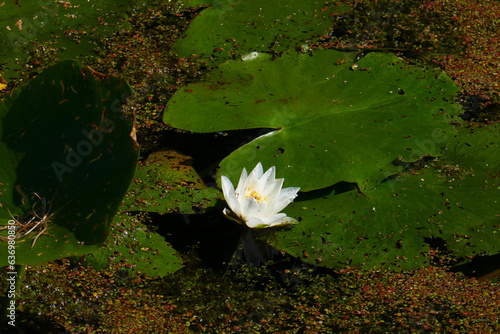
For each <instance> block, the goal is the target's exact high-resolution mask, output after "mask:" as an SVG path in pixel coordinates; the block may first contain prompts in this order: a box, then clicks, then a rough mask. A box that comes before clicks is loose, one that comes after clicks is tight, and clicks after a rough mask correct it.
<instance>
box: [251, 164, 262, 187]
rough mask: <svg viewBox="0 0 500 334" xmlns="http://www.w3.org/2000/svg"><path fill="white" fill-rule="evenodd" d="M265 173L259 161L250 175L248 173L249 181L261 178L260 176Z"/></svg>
mask: <svg viewBox="0 0 500 334" xmlns="http://www.w3.org/2000/svg"><path fill="white" fill-rule="evenodd" d="M262 174H264V168H262V164H261V163H260V162H259V163H258V164H257V166H255V168H254V169H253V170H252V172H251V173H250V175H248V178H249V183H250V182H251V181H254V180H258V179H260V177H261V176H262ZM250 180H251V181H250Z"/></svg>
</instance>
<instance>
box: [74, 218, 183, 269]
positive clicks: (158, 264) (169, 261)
mask: <svg viewBox="0 0 500 334" xmlns="http://www.w3.org/2000/svg"><path fill="white" fill-rule="evenodd" d="M111 263H116V264H120V265H121V266H124V267H125V268H126V270H127V271H129V272H130V273H131V274H137V273H143V274H146V275H148V276H166V275H168V274H171V273H173V272H176V271H177V270H179V269H181V268H182V267H183V264H182V260H181V258H180V257H179V255H178V254H177V252H176V251H175V249H174V248H173V247H172V245H170V244H169V243H168V242H166V241H165V239H164V238H163V237H162V236H160V235H159V234H158V233H156V232H154V231H150V230H148V229H147V228H146V226H145V225H143V224H142V223H141V222H140V221H138V219H137V217H135V216H129V215H127V214H125V213H120V214H117V215H116V216H115V218H114V219H113V223H112V227H111V231H110V236H109V238H108V240H106V243H105V244H104V245H103V246H102V247H100V248H99V249H98V250H97V251H95V252H94V253H92V254H89V255H87V256H86V257H85V260H84V262H83V263H81V264H82V265H85V266H87V265H88V266H91V267H93V268H96V269H104V268H107V267H108V266H109V265H110V264H111Z"/></svg>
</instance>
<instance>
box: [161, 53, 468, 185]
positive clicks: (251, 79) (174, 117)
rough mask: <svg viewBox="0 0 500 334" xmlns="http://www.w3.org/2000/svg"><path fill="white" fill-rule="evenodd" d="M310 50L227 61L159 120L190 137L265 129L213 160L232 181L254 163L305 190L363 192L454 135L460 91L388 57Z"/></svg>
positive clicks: (179, 97)
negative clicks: (344, 184)
mask: <svg viewBox="0 0 500 334" xmlns="http://www.w3.org/2000/svg"><path fill="white" fill-rule="evenodd" d="M356 56H357V54H355V53H344V52H337V51H332V50H316V51H315V52H314V54H313V56H309V55H308V54H297V53H290V54H284V55H283V56H282V57H280V58H277V59H275V60H271V59H270V57H269V56H267V55H264V54H261V55H259V56H258V57H257V58H256V59H253V60H249V61H228V62H226V63H224V64H222V65H221V66H220V67H219V68H217V69H215V70H214V71H212V72H211V73H210V78H209V79H208V81H206V82H200V83H194V84H190V85H188V86H187V87H186V89H184V90H182V91H179V92H178V93H177V94H176V95H174V96H173V97H172V99H171V100H170V101H169V103H168V105H167V109H166V112H165V114H164V121H165V122H166V123H167V124H169V125H171V126H173V127H176V128H179V129H183V130H189V131H193V132H216V131H226V130H237V129H252V128H272V129H275V131H273V132H271V133H268V134H267V135H264V136H261V137H259V138H257V139H256V140H254V141H252V142H250V143H248V144H246V145H244V146H242V147H240V148H239V149H237V150H236V151H234V152H233V153H231V155H229V156H228V157H227V158H226V159H224V160H223V161H222V163H221V164H220V166H221V168H220V169H219V171H218V175H219V176H220V175H226V176H228V177H229V178H230V179H231V180H232V181H233V183H234V182H236V181H237V180H238V178H239V175H240V173H241V170H242V168H243V167H246V169H247V170H251V169H253V167H255V165H256V164H257V163H258V162H259V161H260V162H262V164H263V165H264V167H265V168H269V167H270V166H276V169H277V175H278V176H279V177H284V178H285V180H286V184H287V186H299V187H301V190H302V191H310V190H314V189H319V188H324V187H327V186H331V185H333V184H335V183H337V182H339V181H348V182H356V183H358V185H359V187H360V188H361V189H369V188H371V187H373V186H375V185H376V184H378V183H379V182H380V181H382V180H383V179H384V178H385V177H387V176H388V175H391V174H394V173H396V172H397V171H398V168H397V166H395V165H394V164H393V161H395V160H396V159H398V157H400V158H402V159H403V160H406V161H414V160H416V159H418V158H420V157H422V156H424V155H433V156H436V155H438V154H439V152H440V147H441V146H443V144H444V143H445V142H446V141H447V140H449V139H450V138H451V137H452V136H454V135H455V133H456V131H455V129H454V127H452V126H450V125H449V123H450V122H452V121H453V120H454V119H455V117H456V115H457V114H458V113H459V111H460V107H459V106H458V105H457V104H456V103H454V102H452V101H453V100H454V96H455V94H456V92H457V88H456V87H455V85H454V84H453V82H452V81H451V79H450V78H449V77H447V76H446V75H445V74H443V73H441V72H436V71H431V70H425V69H423V68H420V67H416V66H410V65H407V64H406V63H405V62H403V61H402V60H400V59H398V58H397V57H396V56H394V55H392V54H381V53H370V54H368V55H367V56H366V57H364V58H363V59H361V60H359V61H357V69H356V70H353V64H354V63H355V58H356Z"/></svg>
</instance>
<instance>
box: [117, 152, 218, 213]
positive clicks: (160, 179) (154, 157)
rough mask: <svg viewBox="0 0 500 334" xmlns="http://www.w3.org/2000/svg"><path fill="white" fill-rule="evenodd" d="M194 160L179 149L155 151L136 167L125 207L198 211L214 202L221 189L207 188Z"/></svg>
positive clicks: (123, 207) (180, 211)
mask: <svg viewBox="0 0 500 334" xmlns="http://www.w3.org/2000/svg"><path fill="white" fill-rule="evenodd" d="M191 163H192V159H191V158H190V157H188V156H185V155H182V154H180V153H178V152H175V151H160V152H155V153H153V154H151V155H150V156H149V157H148V159H147V160H146V161H144V162H142V163H140V164H139V166H138V168H137V170H136V171H135V175H134V178H133V181H132V183H131V184H130V188H129V191H128V192H127V195H126V197H125V199H124V201H123V204H122V209H123V210H126V211H147V212H158V213H181V214H194V213H199V212H201V211H203V210H204V209H205V208H207V207H210V206H213V205H214V201H215V200H216V199H217V198H219V197H220V196H221V194H220V192H219V191H218V190H216V189H215V188H207V186H206V185H205V183H204V182H203V180H201V178H200V177H199V175H198V173H197V172H196V171H195V170H194V168H193V167H192V166H191Z"/></svg>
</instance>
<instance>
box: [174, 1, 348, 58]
mask: <svg viewBox="0 0 500 334" xmlns="http://www.w3.org/2000/svg"><path fill="white" fill-rule="evenodd" d="M187 4H188V5H191V6H195V5H201V4H207V5H209V8H207V9H204V10H203V11H201V13H200V14H198V15H197V16H196V18H195V19H194V20H193V21H192V22H191V23H190V24H189V27H188V29H187V30H186V32H185V33H184V34H183V35H182V36H181V38H179V39H178V41H177V42H176V43H175V44H174V46H173V50H174V51H175V52H177V53H178V54H179V55H181V56H183V57H189V56H191V55H192V54H197V55H201V56H203V57H206V58H215V59H211V61H212V62H213V63H220V62H222V61H224V60H227V59H230V58H232V57H234V56H235V55H240V56H241V55H242V54H246V53H249V52H254V51H258V52H262V51H266V52H274V53H280V52H283V51H285V50H287V49H290V48H296V47H298V48H301V47H302V45H303V44H307V43H308V42H309V41H311V40H316V39H317V38H318V37H319V36H321V35H324V34H327V33H328V32H329V29H330V28H331V27H332V26H333V23H332V21H333V20H334V19H335V17H336V16H337V15H341V14H342V13H344V12H345V11H346V10H347V8H348V7H347V6H345V5H340V4H332V3H327V2H324V1H301V0H287V1H281V2H278V3H276V2H272V1H265V0H252V1H242V0H228V1H221V0H207V1H199V0H197V1H188V2H187Z"/></svg>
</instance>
